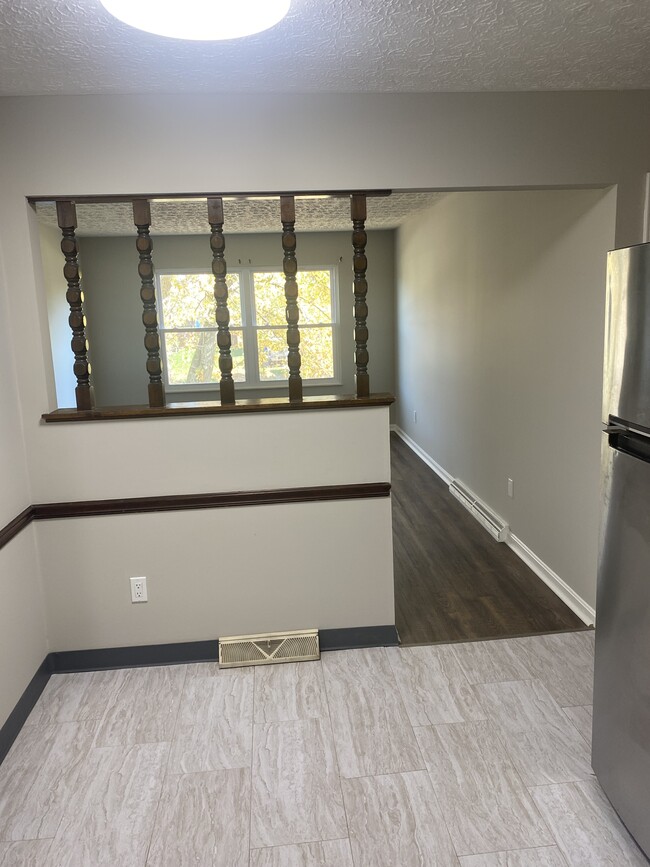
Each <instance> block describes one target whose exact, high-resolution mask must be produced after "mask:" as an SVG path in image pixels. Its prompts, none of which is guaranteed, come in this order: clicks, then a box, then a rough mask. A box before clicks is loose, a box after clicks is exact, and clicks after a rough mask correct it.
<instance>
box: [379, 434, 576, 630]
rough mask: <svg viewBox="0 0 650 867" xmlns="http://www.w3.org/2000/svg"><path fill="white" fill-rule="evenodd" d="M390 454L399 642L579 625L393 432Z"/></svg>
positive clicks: (548, 590) (569, 610) (572, 615)
mask: <svg viewBox="0 0 650 867" xmlns="http://www.w3.org/2000/svg"><path fill="white" fill-rule="evenodd" d="M391 459H392V482H393V487H392V498H393V548H394V559H395V607H396V622H397V628H398V630H399V634H400V637H401V640H402V643H403V644H431V643H434V642H437V641H473V640H476V639H481V638H508V637H512V636H515V635H534V634H536V633H541V632H557V631H562V630H567V629H585V625H584V624H583V622H582V621H581V620H580V618H579V617H577V616H576V615H575V614H574V613H573V612H572V611H571V609H570V608H568V607H567V606H566V605H565V604H564V603H563V602H562V601H561V600H560V599H558V597H557V596H556V595H555V593H553V591H552V590H550V589H549V588H548V587H547V586H546V584H544V582H543V581H541V580H540V579H539V578H538V577H537V575H535V573H534V572H532V571H531V570H530V569H529V568H528V567H527V566H526V565H525V564H524V563H523V562H522V561H521V560H520V559H519V557H517V555H516V554H515V553H514V552H513V551H511V549H510V548H509V547H508V546H507V545H505V544H503V543H499V542H495V541H494V540H493V539H492V538H491V537H490V536H489V534H488V533H486V531H485V530H483V528H482V527H481V526H480V524H478V523H477V522H476V521H475V520H474V518H472V516H471V515H470V514H469V513H468V512H467V511H466V510H465V509H464V508H463V507H462V506H461V505H460V504H459V503H458V502H457V501H456V500H455V499H454V498H453V497H452V496H451V494H450V493H449V490H448V488H447V486H446V485H445V484H444V482H442V480H441V479H440V478H439V477H438V476H437V475H436V474H435V473H434V472H433V470H431V469H430V468H429V467H428V466H427V465H426V464H425V463H424V462H423V461H421V460H420V458H418V457H417V455H415V454H414V453H413V452H412V451H411V449H410V448H409V447H408V446H407V445H406V444H405V443H404V442H403V440H401V439H400V438H399V437H398V436H397V435H396V434H391Z"/></svg>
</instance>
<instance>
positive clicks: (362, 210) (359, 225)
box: [351, 194, 370, 397]
mask: <svg viewBox="0 0 650 867" xmlns="http://www.w3.org/2000/svg"><path fill="white" fill-rule="evenodd" d="M351 215H352V246H353V248H354V258H353V268H354V342H355V353H354V355H355V361H356V366H357V376H356V378H357V397H368V396H369V395H370V377H369V376H368V358H369V356H368V326H367V324H366V321H367V318H368V304H367V302H366V295H367V292H368V281H367V280H366V270H367V268H368V260H367V258H366V243H367V241H368V236H367V235H366V231H365V225H366V197H365V195H357V194H355V195H353V196H352V198H351Z"/></svg>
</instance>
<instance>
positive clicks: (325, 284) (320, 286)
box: [298, 271, 332, 325]
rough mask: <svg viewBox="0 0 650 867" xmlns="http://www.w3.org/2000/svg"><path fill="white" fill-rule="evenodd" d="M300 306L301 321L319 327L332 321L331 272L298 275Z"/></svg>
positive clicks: (300, 273)
mask: <svg viewBox="0 0 650 867" xmlns="http://www.w3.org/2000/svg"><path fill="white" fill-rule="evenodd" d="M298 306H299V308H300V321H301V322H302V323H304V324H305V325H318V324H320V323H325V322H331V321H332V289H331V286H330V272H329V271H302V272H299V273H298Z"/></svg>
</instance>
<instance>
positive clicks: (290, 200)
mask: <svg viewBox="0 0 650 867" xmlns="http://www.w3.org/2000/svg"><path fill="white" fill-rule="evenodd" d="M280 217H281V219H282V249H283V250H284V259H283V262H282V267H283V269H284V297H285V298H286V301H287V308H286V314H287V346H288V348H289V352H288V354H287V363H288V366H289V401H290V402H292V403H300V402H301V401H302V377H301V376H300V330H299V328H298V320H299V318H300V312H299V309H298V282H297V280H296V274H297V273H298V262H297V260H296V233H295V231H294V227H295V225H296V200H295V199H294V197H293V196H280Z"/></svg>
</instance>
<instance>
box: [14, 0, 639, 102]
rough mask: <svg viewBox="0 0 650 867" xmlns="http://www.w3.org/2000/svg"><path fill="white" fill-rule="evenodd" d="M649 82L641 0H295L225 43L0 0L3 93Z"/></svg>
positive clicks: (80, 11) (67, 6)
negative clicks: (281, 14)
mask: <svg viewBox="0 0 650 867" xmlns="http://www.w3.org/2000/svg"><path fill="white" fill-rule="evenodd" d="M179 2H182V0H179ZM233 2H236V0H233ZM648 87H650V2H649V0H293V2H292V7H291V11H290V13H289V15H288V17H287V18H286V19H285V20H284V21H282V22H281V23H280V24H278V25H277V26H276V27H274V28H272V29H271V30H269V31H267V32H266V33H261V34H257V35H255V36H251V37H247V38H245V39H241V40H231V41H228V42H221V43H196V42H183V41H179V40H173V39H167V38H164V37H159V36H152V35H147V34H144V33H140V32H139V31H136V30H134V29H132V28H130V27H128V26H127V25H125V24H121V23H120V22H117V21H115V20H113V19H111V17H110V16H109V15H108V13H107V12H106V11H105V10H104V9H103V7H102V6H101V5H100V3H99V0H0V95H11V94H50V93H67V94H80V93H155V92H158V93H182V92H185V93H186V92H209V93H225V92H229V93H237V92H315V91H329V92H358V91H378V92H379V91H425V92H426V91H445V90H446V91H462V90H561V89H584V90H599V89H629V88H648Z"/></svg>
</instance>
